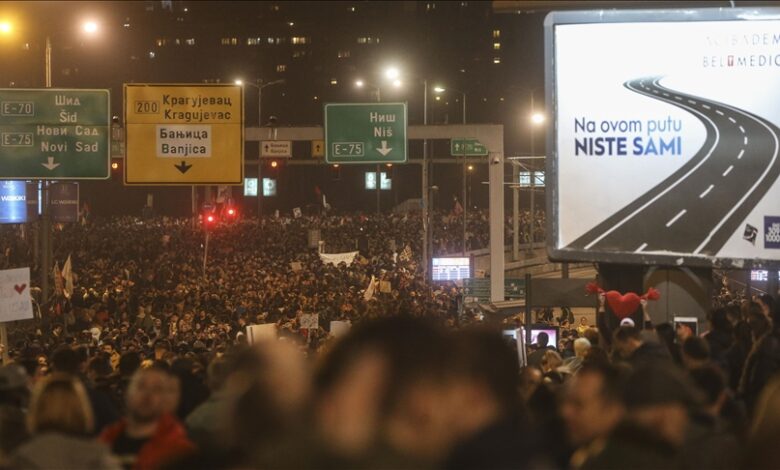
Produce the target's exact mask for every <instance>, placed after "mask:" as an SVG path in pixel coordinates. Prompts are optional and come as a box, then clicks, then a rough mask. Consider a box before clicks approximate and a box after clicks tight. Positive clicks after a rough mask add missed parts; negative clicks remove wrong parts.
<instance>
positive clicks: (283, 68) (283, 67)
mask: <svg viewBox="0 0 780 470" xmlns="http://www.w3.org/2000/svg"><path fill="white" fill-rule="evenodd" d="M276 71H277V72H279V73H282V72H286V71H287V66H286V65H285V64H279V65H277V66H276Z"/></svg>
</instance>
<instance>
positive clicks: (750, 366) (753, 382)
mask: <svg viewBox="0 0 780 470" xmlns="http://www.w3.org/2000/svg"><path fill="white" fill-rule="evenodd" d="M777 371H780V329H775V330H773V331H772V332H770V333H768V334H766V335H765V336H763V337H762V338H761V339H760V340H758V342H757V343H756V344H755V346H754V347H753V350H752V351H751V352H750V354H749V355H748V358H747V361H745V369H744V371H743V372H742V381H741V383H740V393H741V395H742V397H743V398H744V399H745V403H746V404H747V407H748V410H749V411H750V412H751V413H752V411H753V408H754V406H755V404H756V400H758V396H759V394H760V393H761V390H762V389H763V388H764V385H766V384H767V382H769V379H770V378H771V377H772V376H773V375H774V374H775V373H777Z"/></svg>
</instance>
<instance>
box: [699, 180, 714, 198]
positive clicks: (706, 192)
mask: <svg viewBox="0 0 780 470" xmlns="http://www.w3.org/2000/svg"><path fill="white" fill-rule="evenodd" d="M714 187H715V185H714V184H711V185H710V187H709V188H707V189H705V190H704V192H703V193H701V194H699V199H704V197H705V196H707V194H709V193H710V191H712V188H714Z"/></svg>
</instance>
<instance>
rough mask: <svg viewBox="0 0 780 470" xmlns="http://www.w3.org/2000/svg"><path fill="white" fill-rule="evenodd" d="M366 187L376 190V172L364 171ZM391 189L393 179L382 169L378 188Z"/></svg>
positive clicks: (382, 189)
mask: <svg viewBox="0 0 780 470" xmlns="http://www.w3.org/2000/svg"><path fill="white" fill-rule="evenodd" d="M366 189H369V190H374V191H376V172H373V171H367V172H366ZM390 189H393V180H391V179H390V178H388V177H387V173H385V172H384V171H383V172H381V173H380V176H379V190H380V191H388V190H390Z"/></svg>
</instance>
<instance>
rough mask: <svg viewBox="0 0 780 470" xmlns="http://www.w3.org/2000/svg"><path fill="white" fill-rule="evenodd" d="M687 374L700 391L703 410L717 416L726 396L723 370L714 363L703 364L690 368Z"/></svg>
mask: <svg viewBox="0 0 780 470" xmlns="http://www.w3.org/2000/svg"><path fill="white" fill-rule="evenodd" d="M689 375H690V377H691V380H692V381H693V384H694V385H695V386H696V388H697V389H698V390H699V392H701V396H702V398H703V401H702V406H703V408H704V412H706V413H709V414H710V415H712V416H718V415H719V414H720V410H721V408H723V404H724V403H725V402H726V398H727V394H726V377H725V375H724V374H723V372H722V371H721V370H720V369H718V368H717V367H716V366H714V365H705V366H702V367H698V368H696V369H693V370H691V371H690V372H689Z"/></svg>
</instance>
